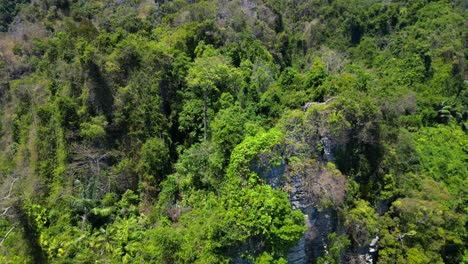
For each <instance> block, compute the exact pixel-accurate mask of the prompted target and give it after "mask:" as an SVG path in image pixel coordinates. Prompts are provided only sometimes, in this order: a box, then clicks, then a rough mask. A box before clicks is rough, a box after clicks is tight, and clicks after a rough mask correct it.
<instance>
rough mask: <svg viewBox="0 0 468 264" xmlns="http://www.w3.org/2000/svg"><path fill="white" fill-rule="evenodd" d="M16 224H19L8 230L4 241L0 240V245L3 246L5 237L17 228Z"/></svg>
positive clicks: (5, 237)
mask: <svg viewBox="0 0 468 264" xmlns="http://www.w3.org/2000/svg"><path fill="white" fill-rule="evenodd" d="M16 226H17V225H14V226H13V227H11V228H10V230H8V232H7V233H6V234H5V236H4V237H3V239H2V241H0V247H1V246H3V242H5V239H7V237H8V236H9V235H10V234H11V232H13V230H15V228H16Z"/></svg>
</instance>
